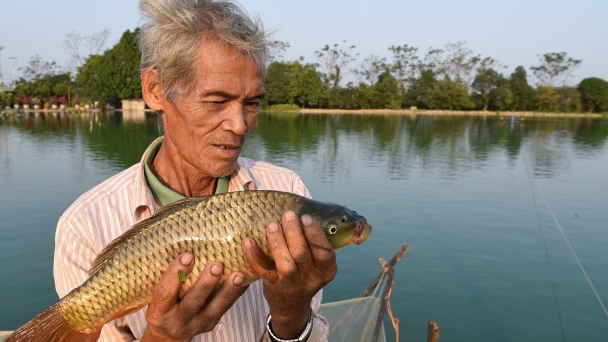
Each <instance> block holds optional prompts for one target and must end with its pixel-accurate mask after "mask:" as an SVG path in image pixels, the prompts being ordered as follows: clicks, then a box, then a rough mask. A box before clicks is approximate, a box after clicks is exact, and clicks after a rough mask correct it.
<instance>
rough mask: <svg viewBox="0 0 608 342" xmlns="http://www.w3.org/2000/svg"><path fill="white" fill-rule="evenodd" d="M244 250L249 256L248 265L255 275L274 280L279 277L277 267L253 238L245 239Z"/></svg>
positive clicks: (246, 256) (247, 256)
mask: <svg viewBox="0 0 608 342" xmlns="http://www.w3.org/2000/svg"><path fill="white" fill-rule="evenodd" d="M243 252H244V253H245V258H247V266H248V267H249V269H250V271H251V273H253V275H257V276H259V277H261V278H264V279H266V280H270V281H271V282H274V281H275V280H276V278H277V268H276V265H275V263H274V261H272V259H270V258H269V257H267V256H266V254H264V252H262V249H261V248H260V247H259V246H258V245H257V244H256V243H255V241H254V240H253V239H251V238H246V239H245V240H243Z"/></svg>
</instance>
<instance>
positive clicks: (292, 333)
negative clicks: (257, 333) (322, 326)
mask: <svg viewBox="0 0 608 342" xmlns="http://www.w3.org/2000/svg"><path fill="white" fill-rule="evenodd" d="M302 317H305V320H304V321H302V322H303V324H302V323H300V322H298V321H301V318H302ZM312 324H313V315H312V309H311V308H310V307H308V308H307V312H306V315H305V316H300V317H296V319H295V320H286V319H285V318H284V317H281V316H277V317H276V318H273V316H272V315H268V319H267V320H266V329H267V330H268V335H269V337H270V340H271V341H274V342H302V341H306V340H308V337H309V336H310V333H311V331H312Z"/></svg>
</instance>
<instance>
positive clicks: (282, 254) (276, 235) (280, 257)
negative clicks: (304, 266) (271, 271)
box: [266, 222, 297, 276]
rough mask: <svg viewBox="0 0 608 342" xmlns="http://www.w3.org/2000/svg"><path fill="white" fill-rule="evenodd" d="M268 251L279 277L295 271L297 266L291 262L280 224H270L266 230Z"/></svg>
mask: <svg viewBox="0 0 608 342" xmlns="http://www.w3.org/2000/svg"><path fill="white" fill-rule="evenodd" d="M266 234H267V236H268V249H269V250H270V254H271V255H272V258H273V259H274V263H275V265H276V268H277V272H278V273H279V274H280V275H285V276H289V275H291V274H294V273H295V271H297V266H296V263H295V261H294V260H293V258H292V256H291V253H290V251H289V246H287V241H286V239H285V235H284V231H283V228H282V227H281V225H280V224H278V223H276V222H272V223H270V224H269V225H268V228H267V233H266Z"/></svg>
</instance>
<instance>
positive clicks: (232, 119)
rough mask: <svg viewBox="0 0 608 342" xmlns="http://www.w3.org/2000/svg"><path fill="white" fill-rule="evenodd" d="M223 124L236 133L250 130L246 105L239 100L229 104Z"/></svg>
mask: <svg viewBox="0 0 608 342" xmlns="http://www.w3.org/2000/svg"><path fill="white" fill-rule="evenodd" d="M222 126H223V128H224V129H225V130H227V131H231V132H233V133H234V134H236V135H245V134H246V133H247V132H248V130H249V127H248V126H247V111H246V109H245V105H244V104H243V103H240V102H237V101H235V102H234V103H232V104H231V105H230V106H229V109H228V113H226V118H225V119H224V122H223V123H222Z"/></svg>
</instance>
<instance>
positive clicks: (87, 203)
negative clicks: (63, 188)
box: [61, 164, 141, 219]
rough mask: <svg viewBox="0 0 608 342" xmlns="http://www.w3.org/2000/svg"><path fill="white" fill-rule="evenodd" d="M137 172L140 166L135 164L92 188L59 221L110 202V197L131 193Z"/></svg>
mask: <svg viewBox="0 0 608 342" xmlns="http://www.w3.org/2000/svg"><path fill="white" fill-rule="evenodd" d="M138 172H141V170H140V166H139V165H138V164H136V165H133V166H131V167H129V168H127V169H125V170H123V171H121V172H119V173H117V174H116V175H114V176H112V177H110V178H108V179H106V180H105V181H103V182H101V183H100V184H98V185H96V186H94V187H93V188H91V189H90V190H89V191H87V192H85V193H84V194H82V195H81V196H80V197H79V198H78V199H77V200H76V201H75V202H74V203H72V205H71V206H70V207H69V208H68V209H67V210H66V211H65V212H64V214H63V215H62V217H61V219H66V218H69V217H72V216H74V215H77V214H78V213H81V212H83V211H88V209H89V208H91V207H94V206H96V204H97V203H99V202H103V201H108V200H111V198H112V197H117V196H125V192H126V193H129V192H132V189H131V188H132V187H133V186H135V181H136V176H137V173H138Z"/></svg>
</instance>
